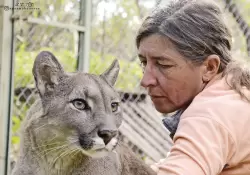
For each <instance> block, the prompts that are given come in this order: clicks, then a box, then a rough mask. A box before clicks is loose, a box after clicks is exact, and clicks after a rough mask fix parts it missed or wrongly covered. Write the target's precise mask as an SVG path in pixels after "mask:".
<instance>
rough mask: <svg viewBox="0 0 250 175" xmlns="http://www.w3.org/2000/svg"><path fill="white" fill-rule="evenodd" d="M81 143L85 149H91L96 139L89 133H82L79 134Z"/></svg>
mask: <svg viewBox="0 0 250 175" xmlns="http://www.w3.org/2000/svg"><path fill="white" fill-rule="evenodd" d="M79 143H80V145H81V147H82V148H83V149H85V150H89V149H91V148H92V147H93V144H94V141H93V140H92V139H90V138H89V137H88V136H87V135H85V134H81V135H80V136H79Z"/></svg>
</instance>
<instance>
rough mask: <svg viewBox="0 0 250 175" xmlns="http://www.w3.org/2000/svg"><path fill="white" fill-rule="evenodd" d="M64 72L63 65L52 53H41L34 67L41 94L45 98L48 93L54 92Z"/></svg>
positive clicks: (37, 85)
mask: <svg viewBox="0 0 250 175" xmlns="http://www.w3.org/2000/svg"><path fill="white" fill-rule="evenodd" d="M63 72H64V71H63V68H62V66H61V64H60V63H59V62H58V60H57V59H56V57H55V56H54V55H53V54H52V53H50V52H48V51H42V52H40V53H39V54H38V55H37V57H36V59H35V62H34V65H33V75H34V79H35V83H36V87H37V89H38V91H39V94H40V95H41V96H43V95H44V94H45V93H46V92H49V91H52V90H53V89H54V88H55V85H57V84H58V82H59V75H61V74H62V73H63Z"/></svg>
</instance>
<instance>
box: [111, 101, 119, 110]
mask: <svg viewBox="0 0 250 175" xmlns="http://www.w3.org/2000/svg"><path fill="white" fill-rule="evenodd" d="M118 108H119V103H117V102H114V103H111V110H112V112H116V111H118Z"/></svg>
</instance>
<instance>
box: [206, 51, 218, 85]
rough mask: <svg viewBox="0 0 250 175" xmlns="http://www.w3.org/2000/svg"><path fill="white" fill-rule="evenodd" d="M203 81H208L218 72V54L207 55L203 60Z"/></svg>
mask: <svg viewBox="0 0 250 175" xmlns="http://www.w3.org/2000/svg"><path fill="white" fill-rule="evenodd" d="M203 67H204V71H203V76H202V80H203V82H209V81H210V80H211V79H212V78H213V77H214V76H215V75H217V74H218V71H219V67H220V57H219V56H218V55H209V56H208V57H207V59H206V60H205V61H204V62H203Z"/></svg>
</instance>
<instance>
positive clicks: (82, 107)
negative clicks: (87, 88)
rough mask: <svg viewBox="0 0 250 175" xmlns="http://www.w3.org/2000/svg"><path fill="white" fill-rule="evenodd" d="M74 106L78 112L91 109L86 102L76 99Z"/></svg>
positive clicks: (73, 102)
mask: <svg viewBox="0 0 250 175" xmlns="http://www.w3.org/2000/svg"><path fill="white" fill-rule="evenodd" d="M72 104H73V105H74V107H75V108H76V109H78V110H87V109H89V107H88V105H87V103H86V101H85V100H81V99H76V100H73V101H72Z"/></svg>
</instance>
